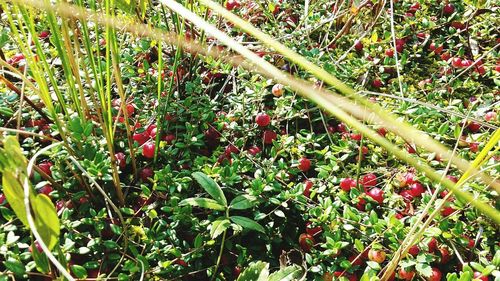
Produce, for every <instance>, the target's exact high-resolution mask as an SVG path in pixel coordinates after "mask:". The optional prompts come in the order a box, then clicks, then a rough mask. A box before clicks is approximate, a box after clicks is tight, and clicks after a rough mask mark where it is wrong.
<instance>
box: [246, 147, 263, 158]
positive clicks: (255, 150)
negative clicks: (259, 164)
mask: <svg viewBox="0 0 500 281" xmlns="http://www.w3.org/2000/svg"><path fill="white" fill-rule="evenodd" d="M259 152H260V148H258V147H257V146H252V147H250V148H249V149H248V153H250V154H252V155H253V156H255V155H257V153H259Z"/></svg>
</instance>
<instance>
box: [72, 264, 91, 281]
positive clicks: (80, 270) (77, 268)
mask: <svg viewBox="0 0 500 281" xmlns="http://www.w3.org/2000/svg"><path fill="white" fill-rule="evenodd" d="M71 271H72V272H73V274H75V277H76V278H78V279H84V278H87V270H86V269H85V267H83V266H81V265H77V264H74V265H72V266H71Z"/></svg>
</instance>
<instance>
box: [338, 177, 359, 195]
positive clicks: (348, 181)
mask: <svg viewBox="0 0 500 281" xmlns="http://www.w3.org/2000/svg"><path fill="white" fill-rule="evenodd" d="M353 187H356V180H354V179H352V178H345V179H343V180H341V181H340V188H341V189H342V190H344V191H347V192H348V191H349V190H351V188H353Z"/></svg>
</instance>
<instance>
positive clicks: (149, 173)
mask: <svg viewBox="0 0 500 281" xmlns="http://www.w3.org/2000/svg"><path fill="white" fill-rule="evenodd" d="M139 176H140V177H141V179H142V180H143V181H147V180H148V178H152V177H153V169H151V168H149V167H146V168H144V169H142V170H141V172H140V173H139Z"/></svg>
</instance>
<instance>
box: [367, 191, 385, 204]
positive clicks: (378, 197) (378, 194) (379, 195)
mask: <svg viewBox="0 0 500 281" xmlns="http://www.w3.org/2000/svg"><path fill="white" fill-rule="evenodd" d="M367 194H368V196H370V197H371V198H372V199H373V200H375V201H377V202H378V203H379V204H382V202H384V191H383V190H382V189H380V188H378V187H374V188H372V189H370V190H369V191H368V192H367Z"/></svg>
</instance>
